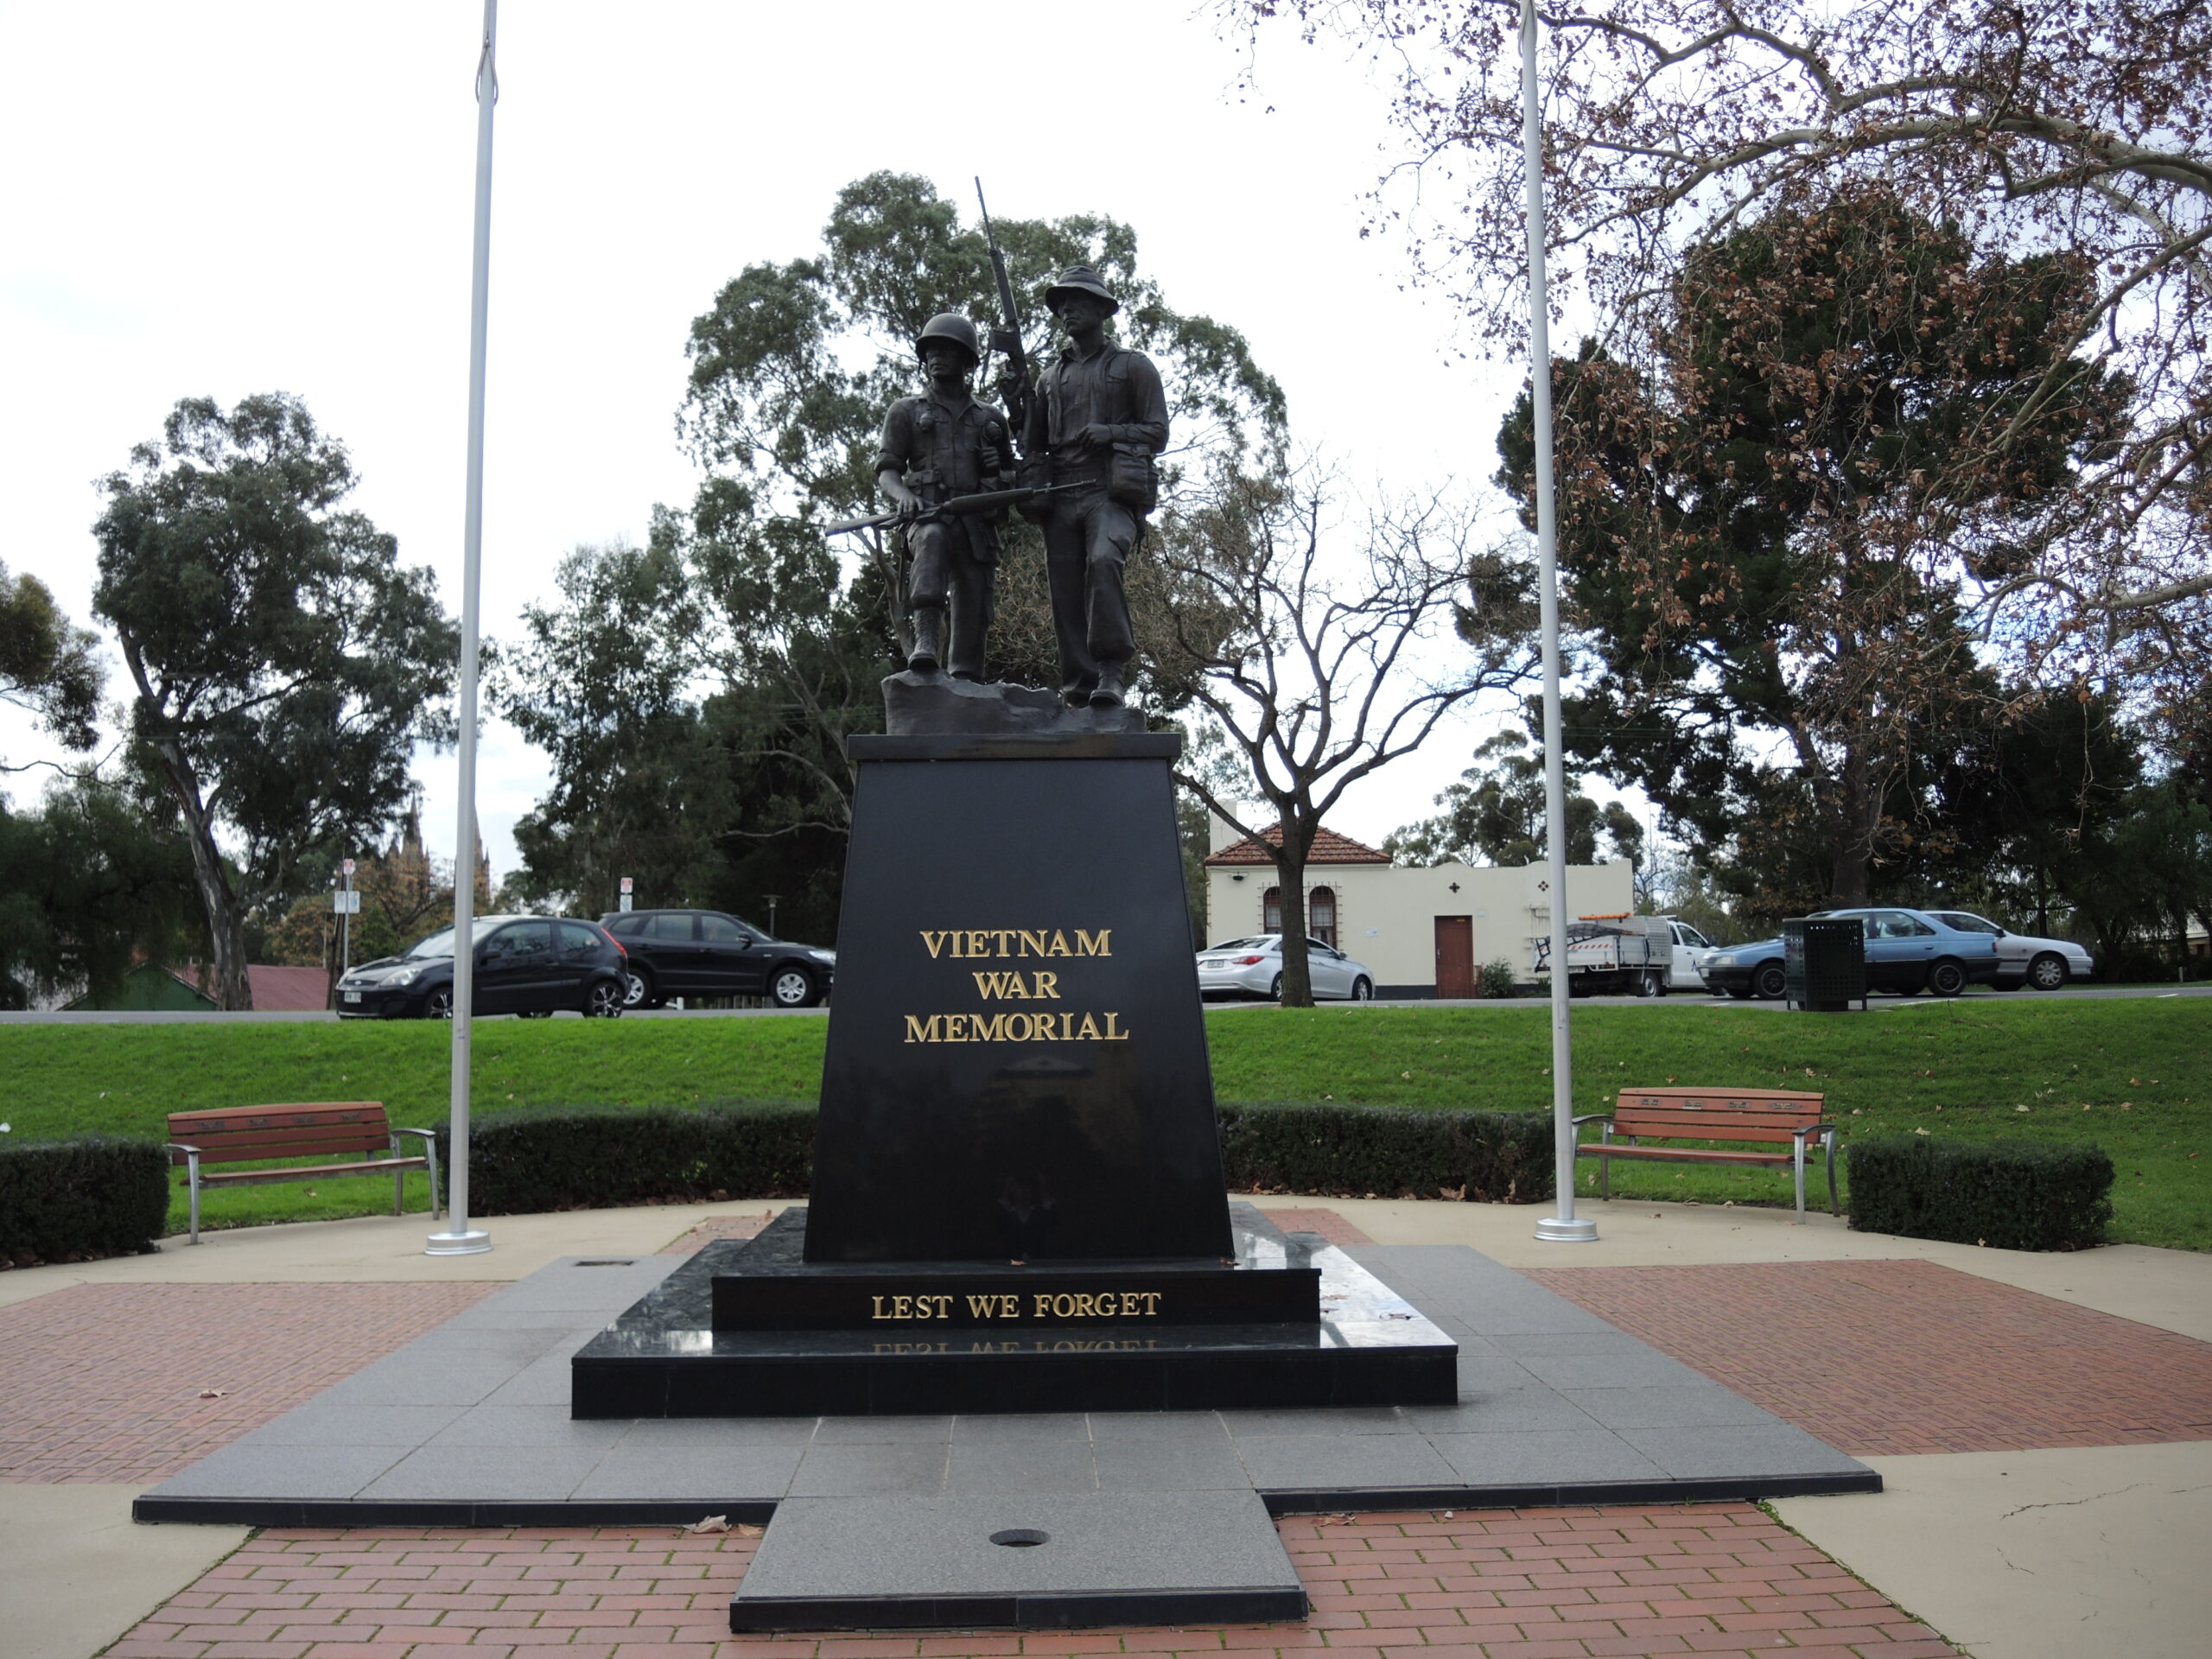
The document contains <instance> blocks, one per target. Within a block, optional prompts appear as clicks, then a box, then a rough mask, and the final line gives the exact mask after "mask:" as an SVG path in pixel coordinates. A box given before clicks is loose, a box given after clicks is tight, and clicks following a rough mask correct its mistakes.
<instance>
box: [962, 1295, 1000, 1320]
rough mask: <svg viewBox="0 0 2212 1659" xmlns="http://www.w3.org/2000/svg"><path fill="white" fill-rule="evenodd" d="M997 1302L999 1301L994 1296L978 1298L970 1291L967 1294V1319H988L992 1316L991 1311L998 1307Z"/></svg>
mask: <svg viewBox="0 0 2212 1659" xmlns="http://www.w3.org/2000/svg"><path fill="white" fill-rule="evenodd" d="M998 1301H999V1299H998V1298H997V1297H995V1296H978V1295H976V1293H975V1292H973V1291H972V1290H971V1291H969V1293H968V1317H969V1319H989V1318H990V1317H991V1316H992V1315H991V1310H992V1309H994V1308H995V1307H996V1306H998Z"/></svg>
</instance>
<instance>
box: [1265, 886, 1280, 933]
mask: <svg viewBox="0 0 2212 1659" xmlns="http://www.w3.org/2000/svg"><path fill="white" fill-rule="evenodd" d="M1260 931H1261V932H1262V933H1280V932H1281V931H1282V889H1281V887H1269V888H1268V890H1267V893H1265V894H1264V895H1263V896H1262V898H1261V899H1260Z"/></svg>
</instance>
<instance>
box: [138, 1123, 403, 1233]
mask: <svg viewBox="0 0 2212 1659" xmlns="http://www.w3.org/2000/svg"><path fill="white" fill-rule="evenodd" d="M401 1135H421V1136H422V1137H423V1155H422V1156H421V1157H419V1158H407V1157H402V1156H401V1155H400V1154H399V1137H400V1136H401ZM338 1153H359V1154H363V1156H362V1158H361V1159H360V1160H359V1161H358V1162H353V1163H342V1164H293V1165H289V1166H286V1167H284V1168H282V1169H226V1170H218V1171H215V1172H213V1173H209V1172H207V1171H206V1170H203V1169H202V1168H201V1165H202V1163H203V1162H204V1163H209V1164H248V1163H258V1162H261V1161H262V1160H265V1159H270V1158H327V1157H330V1156H332V1155H333V1154H338ZM378 1153H387V1154H391V1155H390V1156H388V1157H383V1158H379V1157H377V1156H376V1155H375V1154H378ZM169 1162H170V1164H171V1165H172V1166H175V1165H177V1164H182V1165H184V1166H186V1168H187V1169H188V1171H189V1173H188V1175H187V1177H186V1181H187V1184H188V1186H189V1187H190V1189H191V1192H192V1238H191V1243H194V1244H197V1243H199V1242H200V1188H201V1187H203V1186H251V1185H258V1184H260V1183H262V1182H265V1181H308V1180H315V1179H319V1178H327V1177H330V1176H338V1175H375V1174H380V1173H383V1172H384V1171H385V1170H390V1171H391V1213H392V1214H393V1215H395V1216H396V1215H397V1214H399V1213H400V1209H399V1206H400V1201H401V1199H402V1198H404V1196H405V1188H406V1180H407V1172H408V1171H409V1170H410V1169H424V1170H428V1171H429V1174H430V1214H431V1217H433V1218H434V1219H435V1217H438V1216H439V1215H441V1214H442V1213H443V1209H442V1205H441V1204H440V1202H439V1198H438V1142H437V1138H436V1137H435V1135H433V1134H432V1133H431V1132H430V1131H429V1130H428V1129H395V1128H392V1127H391V1125H390V1124H389V1123H388V1122H385V1113H384V1103H382V1102H381V1101H375V1100H339V1101H327V1102H323V1103H318V1104H313V1105H300V1106H239V1107H236V1108H233V1109H228V1110H217V1111H207V1112H171V1113H170V1114H169Z"/></svg>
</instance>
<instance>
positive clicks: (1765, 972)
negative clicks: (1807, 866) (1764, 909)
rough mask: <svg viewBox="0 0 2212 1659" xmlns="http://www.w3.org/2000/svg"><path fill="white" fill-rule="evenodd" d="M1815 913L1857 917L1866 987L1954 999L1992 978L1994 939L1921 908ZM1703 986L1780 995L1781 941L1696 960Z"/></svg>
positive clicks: (1743, 946)
mask: <svg viewBox="0 0 2212 1659" xmlns="http://www.w3.org/2000/svg"><path fill="white" fill-rule="evenodd" d="M1814 915H1815V916H1816V917H1820V918H1839V919H1843V920H1855V921H1857V922H1858V923H1859V925H1861V926H1862V927H1863V928H1864V929H1865V930H1866V988H1867V989H1868V990H1870V991H1895V992H1897V994H1898V995H1901V996H1911V995H1916V993H1918V992H1921V991H1932V992H1933V993H1934V994H1935V995H1937V996H1956V995H1958V994H1959V993H1960V992H1961V991H1963V990H1964V989H1966V988H1967V986H1969V985H1986V984H1988V983H1990V982H1992V981H1993V980H1994V979H1995V978H1996V977H1997V972H1998V960H1997V948H1996V941H1995V940H1993V938H1990V937H1989V935H1987V934H1986V933H1974V932H1968V931H1966V930H1965V929H1963V928H1957V927H1953V926H1951V925H1948V923H1945V922H1942V921H1939V920H1938V919H1937V918H1936V917H1934V916H1932V915H1930V914H1929V912H1926V911H1924V910H1900V909H1891V908H1883V909H1866V910H1822V911H1815V912H1814ZM1698 971H1699V973H1700V975H1701V976H1702V977H1703V978H1704V980H1705V983H1706V988H1707V989H1708V990H1713V991H1725V992H1726V993H1727V994H1728V995H1730V996H1733V997H1750V996H1757V997H1764V998H1765V999H1767V1000H1768V1001H1773V1000H1776V999H1777V998H1779V997H1780V996H1781V995H1782V994H1783V967H1782V941H1781V940H1780V939H1778V938H1776V939H1762V940H1760V941H1759V942H1758V944H1739V945H1735V946H1732V947H1730V948H1727V949H1724V950H1716V951H1714V952H1713V954H1712V955H1711V956H1709V957H1707V958H1706V959H1705V960H1704V961H1703V962H1702V963H1700V964H1699V965H1698Z"/></svg>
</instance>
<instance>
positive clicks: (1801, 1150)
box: [1789, 1135, 1805, 1227]
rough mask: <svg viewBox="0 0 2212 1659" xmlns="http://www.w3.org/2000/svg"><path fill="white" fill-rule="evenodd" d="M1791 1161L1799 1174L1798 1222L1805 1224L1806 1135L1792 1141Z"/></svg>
mask: <svg viewBox="0 0 2212 1659" xmlns="http://www.w3.org/2000/svg"><path fill="white" fill-rule="evenodd" d="M1791 1147H1792V1154H1791V1157H1790V1160H1789V1161H1790V1163H1791V1165H1792V1166H1793V1167H1794V1169H1795V1170H1796V1176H1797V1224H1798V1225H1799V1226H1800V1227H1802V1226H1803V1225H1804V1224H1805V1137H1804V1136H1803V1135H1797V1136H1796V1137H1795V1138H1794V1139H1793V1140H1792V1141H1791Z"/></svg>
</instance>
